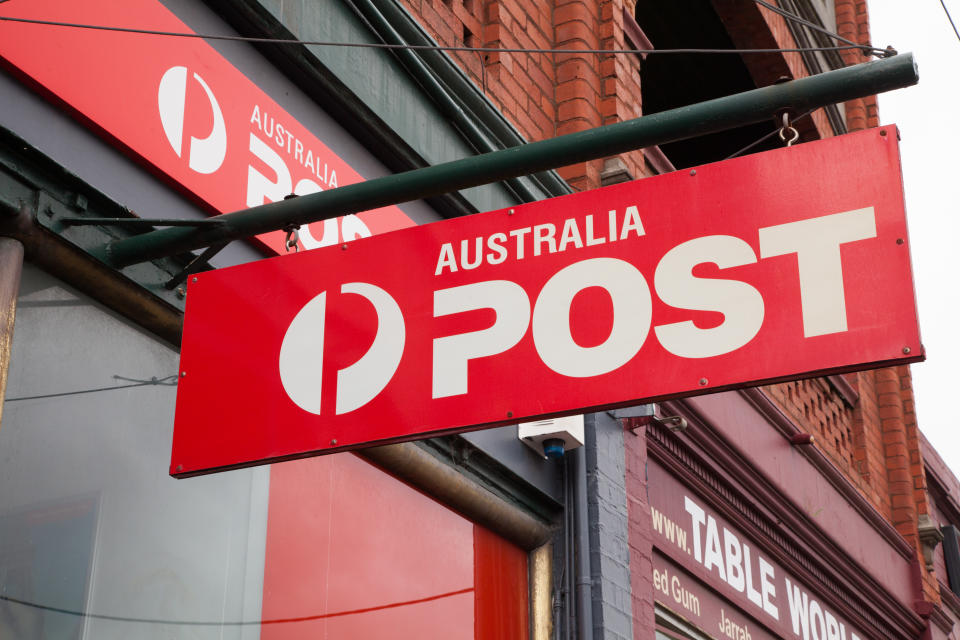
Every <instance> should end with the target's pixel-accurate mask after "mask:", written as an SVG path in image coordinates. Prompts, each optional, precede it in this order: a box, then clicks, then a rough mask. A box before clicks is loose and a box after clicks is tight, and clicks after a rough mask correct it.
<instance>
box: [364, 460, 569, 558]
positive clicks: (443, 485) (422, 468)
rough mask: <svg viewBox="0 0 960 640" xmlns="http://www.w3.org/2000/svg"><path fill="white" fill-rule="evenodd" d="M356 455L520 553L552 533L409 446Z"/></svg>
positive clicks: (445, 466) (539, 544) (543, 540)
mask: <svg viewBox="0 0 960 640" xmlns="http://www.w3.org/2000/svg"><path fill="white" fill-rule="evenodd" d="M357 453H358V454H359V455H361V456H362V457H364V458H366V459H367V460H369V461H370V462H373V463H374V464H376V465H378V466H380V467H382V468H384V469H386V470H387V471H389V472H390V473H391V474H393V475H394V476H396V477H397V478H400V479H401V480H403V481H405V482H408V483H410V484H412V485H413V486H415V487H417V488H419V489H422V490H423V491H425V492H426V493H428V494H429V495H430V496H432V497H433V498H434V499H436V500H438V501H439V502H442V503H443V504H445V505H448V506H450V507H451V508H453V509H456V510H457V511H459V512H460V513H462V514H464V515H465V516H467V517H468V518H470V519H471V520H473V521H474V522H476V523H477V524H479V525H482V526H484V527H487V528H488V529H490V530H491V531H493V532H495V533H497V534H499V535H501V536H503V537H504V538H506V539H507V540H509V541H511V542H513V543H514V544H516V545H518V546H520V547H521V548H523V549H526V550H528V551H529V550H532V549H536V548H537V547H539V546H541V545H543V544H544V543H546V542H548V541H549V540H550V536H551V533H552V532H551V530H550V527H549V526H548V525H547V524H546V523H544V522H542V521H540V520H538V519H537V518H535V517H533V516H532V515H530V514H529V513H527V512H525V511H523V510H522V509H519V508H517V507H515V506H513V505H511V504H509V503H508V502H507V501H506V500H504V499H503V498H500V497H498V496H496V495H494V494H493V493H491V492H490V491H488V490H487V489H485V488H484V487H482V486H481V485H479V484H477V483H476V482H474V481H473V480H471V479H469V478H468V477H467V476H465V475H463V474H462V473H460V472H459V471H457V470H456V469H454V468H453V467H450V466H448V465H446V464H444V463H443V462H441V461H440V460H438V459H437V458H435V457H434V456H432V455H430V454H429V453H427V452H426V451H425V450H424V449H422V448H421V447H418V446H417V445H416V444H414V443H412V442H405V443H401V444H391V445H384V446H381V447H371V448H369V449H361V450H360V451H358V452H357Z"/></svg>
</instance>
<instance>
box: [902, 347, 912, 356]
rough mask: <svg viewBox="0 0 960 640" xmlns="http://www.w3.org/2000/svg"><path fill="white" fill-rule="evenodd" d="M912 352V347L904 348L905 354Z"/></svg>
mask: <svg viewBox="0 0 960 640" xmlns="http://www.w3.org/2000/svg"><path fill="white" fill-rule="evenodd" d="M909 353H910V347H904V348H903V355H908V354H909Z"/></svg>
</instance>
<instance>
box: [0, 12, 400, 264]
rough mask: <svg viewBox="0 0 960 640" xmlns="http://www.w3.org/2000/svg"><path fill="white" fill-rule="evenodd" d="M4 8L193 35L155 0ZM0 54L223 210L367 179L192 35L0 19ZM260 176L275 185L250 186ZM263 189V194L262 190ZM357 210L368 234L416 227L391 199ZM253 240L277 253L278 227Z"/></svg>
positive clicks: (316, 231)
mask: <svg viewBox="0 0 960 640" xmlns="http://www.w3.org/2000/svg"><path fill="white" fill-rule="evenodd" d="M3 14H4V15H5V16H8V17H16V18H30V19H39V20H53V21H63V22H78V23H84V24H104V25H110V26H115V27H126V28H135V29H151V30H160V31H173V32H178V33H193V31H192V30H191V29H190V28H189V27H188V26H187V25H186V24H184V23H183V22H182V21H180V20H179V19H178V18H177V17H176V16H175V15H174V14H173V13H171V12H170V11H169V10H168V9H167V8H165V7H164V6H163V5H162V4H161V3H160V2H159V1H158V0H123V2H116V1H115V0H84V2H62V1H58V0H31V1H30V2H9V3H6V4H5V5H4V7H3ZM0 62H4V63H5V64H6V65H7V66H8V67H10V68H11V69H13V70H14V71H15V72H18V73H19V74H21V75H23V76H25V77H26V78H28V79H29V80H30V81H31V82H32V83H34V84H35V85H37V86H38V87H39V88H40V89H42V90H43V91H44V93H46V94H47V95H48V96H51V97H52V98H54V99H56V100H58V101H61V102H63V103H64V104H65V105H67V106H68V107H69V108H71V109H72V110H74V112H75V113H76V114H77V115H78V116H79V117H80V118H81V119H82V120H84V121H86V122H87V123H89V124H91V125H92V126H93V127H94V128H95V129H97V130H98V131H100V132H101V133H103V134H104V135H105V136H106V137H107V138H108V139H110V140H111V141H113V142H115V143H117V144H118V145H120V146H121V147H122V148H124V149H126V150H127V151H128V152H130V153H131V154H133V155H135V156H137V157H139V158H141V159H142V160H144V161H145V162H146V163H147V164H148V165H149V166H150V167H151V168H153V169H154V170H156V171H157V172H159V173H160V174H161V175H163V176H165V177H167V178H168V179H169V180H170V181H172V183H173V184H174V185H175V186H177V187H178V188H181V189H183V190H185V191H186V192H188V193H190V194H191V195H193V196H194V197H196V198H197V199H199V200H200V201H201V202H203V203H205V204H206V205H207V206H208V207H209V208H210V209H212V210H214V211H217V212H220V213H225V212H229V211H236V210H239V209H245V208H247V207H248V206H249V205H248V202H249V201H250V198H251V197H252V198H253V202H252V203H251V204H263V203H264V202H269V201H273V200H278V199H280V198H282V197H283V196H285V195H287V194H288V193H290V192H291V191H293V190H294V188H296V186H297V184H298V183H300V182H301V181H303V180H310V181H311V182H313V183H314V185H316V187H317V188H319V189H330V188H333V187H336V186H338V185H339V186H342V185H345V184H352V183H355V182H360V181H362V178H361V176H360V175H359V174H358V173H357V172H356V171H354V170H353V169H352V168H350V166H349V165H347V164H346V163H345V162H344V161H343V160H341V159H340V158H339V157H338V156H337V155H336V154H335V153H334V152H333V151H331V150H330V149H329V148H328V147H327V146H326V145H325V144H324V143H323V142H321V141H320V139H319V138H318V137H317V136H316V135H315V134H314V133H313V132H311V131H308V130H307V129H306V128H305V127H304V126H303V125H301V124H300V123H299V122H297V121H296V120H295V119H294V118H293V116H291V115H290V114H289V113H287V112H286V111H284V110H283V109H282V108H281V107H280V106H279V105H278V104H277V103H276V102H274V101H273V100H271V99H270V97H269V96H268V95H267V94H265V93H264V92H263V91H262V90H260V88H258V87H257V86H256V85H255V84H254V83H253V82H251V81H250V79H248V78H247V77H246V76H245V75H243V73H241V72H240V71H239V70H238V69H236V68H235V67H234V66H233V65H231V64H230V63H229V62H228V61H227V60H226V59H225V58H224V57H223V56H221V55H220V54H219V53H218V52H217V51H216V50H215V49H214V48H213V47H211V46H210V45H208V44H207V43H206V42H204V41H203V40H201V39H199V38H172V37H160V36H150V35H142V34H133V33H119V32H108V31H97V30H89V29H73V28H64V27H54V26H44V25H34V24H23V23H13V22H0ZM177 68H180V69H182V71H177V70H176V69H177ZM164 79H166V84H163V80H164ZM207 90H209V94H208V93H207ZM210 96H212V97H210ZM161 113H163V115H164V118H162V117H161ZM218 115H219V116H222V126H221V125H220V123H219V120H218V118H217V116H218ZM221 134H222V135H221ZM320 135H322V134H320ZM171 136H172V137H171ZM178 138H179V142H177V140H178ZM254 138H256V141H255V140H254ZM257 141H259V142H260V143H261V144H257ZM175 143H176V144H175ZM177 144H178V145H179V148H177V147H176V145H177ZM267 183H274V184H276V185H278V186H277V187H275V188H270V187H263V188H260V187H258V186H257V185H261V186H263V185H265V184H267ZM264 190H266V191H270V192H271V193H270V195H269V196H263V195H262V192H263V191H264ZM307 190H313V188H309V189H308V187H307V186H306V185H305V183H304V185H301V189H300V190H298V191H297V193H306V192H307ZM250 194H254V195H253V196H251V195H250ZM359 218H360V219H361V221H362V222H363V225H365V227H366V229H367V230H368V231H369V232H371V233H380V232H383V231H388V230H392V229H399V228H401V227H406V226H410V225H411V224H413V223H412V221H411V220H410V219H409V218H407V216H406V215H404V214H403V212H402V211H400V209H398V208H397V207H385V208H383V209H378V210H376V211H371V212H367V213H363V214H360V216H359ZM328 226H329V227H330V228H331V229H333V227H335V226H337V224H336V223H335V222H330V223H328ZM326 228H327V226H325V224H324V223H316V224H313V225H310V226H309V228H306V233H308V234H311V235H312V237H313V238H314V239H315V240H316V241H317V242H320V241H321V239H322V238H323V236H324V231H325V229H326ZM358 230H359V231H358ZM301 232H303V230H302V231H301ZM358 232H359V233H361V235H368V233H367V231H365V230H363V226H361V225H357V224H356V222H355V220H349V221H345V222H344V221H341V222H340V229H339V233H338V232H337V231H334V233H333V234H331V235H330V236H327V244H331V243H336V242H339V241H342V240H343V239H344V237H345V238H346V239H348V240H349V239H352V238H353V237H354V235H355V234H357V233H358ZM260 239H261V240H263V241H264V242H265V243H266V244H267V245H268V246H269V247H270V248H272V249H273V250H275V251H277V252H282V251H283V239H284V234H283V232H280V231H277V232H273V233H269V234H265V235H263V236H260ZM311 246H312V245H311Z"/></svg>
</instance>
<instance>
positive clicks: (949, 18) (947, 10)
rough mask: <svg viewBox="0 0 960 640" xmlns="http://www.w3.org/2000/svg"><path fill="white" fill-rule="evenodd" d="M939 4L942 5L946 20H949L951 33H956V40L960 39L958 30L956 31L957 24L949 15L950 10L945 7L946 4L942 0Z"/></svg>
mask: <svg viewBox="0 0 960 640" xmlns="http://www.w3.org/2000/svg"><path fill="white" fill-rule="evenodd" d="M940 6H941V7H943V12H944V13H945V14H947V20H949V21H950V26H951V27H953V33H954V34H956V36H957V40H960V31H957V25H956V24H954V22H953V17H952V16H951V15H950V10H949V9H947V5H946V4H945V3H944V1H943V0H940Z"/></svg>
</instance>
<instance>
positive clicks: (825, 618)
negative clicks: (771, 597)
mask: <svg viewBox="0 0 960 640" xmlns="http://www.w3.org/2000/svg"><path fill="white" fill-rule="evenodd" d="M783 581H784V583H785V584H786V587H787V604H788V605H789V608H790V623H791V624H792V625H793V632H794V633H795V634H796V635H797V636H799V637H801V638H803V640H846V639H847V628H846V627H845V626H844V624H843V623H842V622H840V621H839V620H837V618H836V616H834V615H833V614H832V613H831V612H830V611H828V610H827V609H826V608H825V607H823V606H822V605H821V604H820V603H819V602H817V601H816V600H814V599H813V598H811V597H810V596H809V595H808V594H807V592H806V591H804V590H803V589H801V588H800V587H799V586H798V585H795V584H792V583H791V582H790V578H787V577H784V579H783ZM850 640H860V638H859V637H858V636H857V634H855V633H853V632H852V631H851V632H850Z"/></svg>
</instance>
